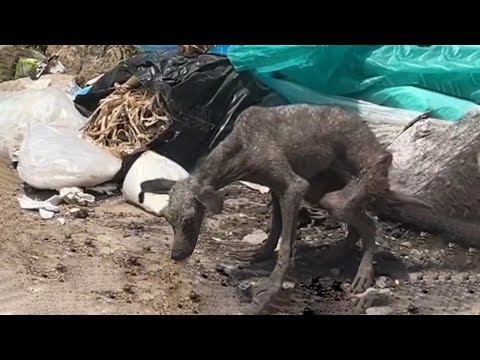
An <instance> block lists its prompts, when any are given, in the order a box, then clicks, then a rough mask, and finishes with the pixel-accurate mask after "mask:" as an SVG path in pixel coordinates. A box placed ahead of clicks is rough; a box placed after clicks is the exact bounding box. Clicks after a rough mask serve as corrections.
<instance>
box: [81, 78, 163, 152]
mask: <svg viewBox="0 0 480 360" xmlns="http://www.w3.org/2000/svg"><path fill="white" fill-rule="evenodd" d="M170 125H171V121H170V120H169V118H168V116H167V114H166V112H165V109H164V107H163V106H162V102H161V101H160V99H159V96H158V94H155V93H154V92H152V91H150V90H148V89H145V88H141V89H130V88H129V87H125V86H117V89H116V90H115V91H114V92H113V93H112V94H111V95H109V96H108V97H106V98H105V99H103V100H101V101H100V105H99V106H98V108H97V109H96V110H95V112H94V113H93V114H92V116H91V117H90V119H89V121H88V122H87V124H86V125H85V126H84V128H83V131H84V134H85V135H86V136H87V137H89V138H90V139H92V140H93V141H94V143H95V144H97V145H100V146H102V147H104V148H107V149H108V150H110V152H111V153H112V154H113V155H115V156H117V157H120V158H123V157H125V156H126V155H129V154H132V153H134V152H135V151H137V150H140V149H141V148H142V147H144V146H145V145H147V144H148V143H150V142H151V141H152V140H154V138H155V137H156V136H158V135H160V134H162V133H163V132H165V131H166V130H167V129H168V128H169V126H170Z"/></svg>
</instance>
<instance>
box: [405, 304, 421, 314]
mask: <svg viewBox="0 0 480 360" xmlns="http://www.w3.org/2000/svg"><path fill="white" fill-rule="evenodd" d="M407 311H408V312H409V313H411V314H418V311H419V309H418V307H416V306H415V305H413V304H410V305H408V308H407Z"/></svg>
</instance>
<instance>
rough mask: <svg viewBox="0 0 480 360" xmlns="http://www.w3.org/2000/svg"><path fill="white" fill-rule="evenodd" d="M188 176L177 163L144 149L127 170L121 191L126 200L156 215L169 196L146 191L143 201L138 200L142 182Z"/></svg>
mask: <svg viewBox="0 0 480 360" xmlns="http://www.w3.org/2000/svg"><path fill="white" fill-rule="evenodd" d="M188 176H189V174H188V172H187V171H186V170H185V169H183V168H182V167H181V166H180V165H178V164H177V163H175V162H173V161H171V160H169V159H167V158H165V157H164V156H161V155H159V154H156V153H154V152H152V151H146V152H144V153H143V154H142V156H140V157H139V158H138V159H137V161H135V163H134V164H133V165H132V167H131V168H130V170H129V171H128V173H127V176H126V177H125V181H124V182H123V188H122V193H123V196H124V197H125V199H127V201H129V202H131V203H133V204H136V205H138V206H140V207H142V208H143V209H145V210H146V211H148V212H151V213H153V214H157V215H158V214H159V213H160V211H161V210H163V209H164V208H165V207H166V206H167V205H168V199H169V196H168V194H152V193H146V194H144V198H143V201H140V193H141V192H142V187H141V185H142V183H143V182H145V181H149V180H158V179H164V180H172V181H179V180H183V179H185V178H187V177H188Z"/></svg>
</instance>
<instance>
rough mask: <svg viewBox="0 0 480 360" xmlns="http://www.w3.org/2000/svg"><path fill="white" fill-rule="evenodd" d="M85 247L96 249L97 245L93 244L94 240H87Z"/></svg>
mask: <svg viewBox="0 0 480 360" xmlns="http://www.w3.org/2000/svg"><path fill="white" fill-rule="evenodd" d="M85 245H87V246H89V247H95V245H94V244H93V240H92V239H87V240H85Z"/></svg>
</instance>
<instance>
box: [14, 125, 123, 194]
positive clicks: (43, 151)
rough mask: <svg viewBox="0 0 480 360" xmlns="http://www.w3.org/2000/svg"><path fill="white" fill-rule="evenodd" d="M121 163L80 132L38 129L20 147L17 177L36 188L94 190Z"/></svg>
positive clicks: (114, 171)
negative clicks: (87, 188) (92, 188)
mask: <svg viewBox="0 0 480 360" xmlns="http://www.w3.org/2000/svg"><path fill="white" fill-rule="evenodd" d="M121 166H122V162H121V160H120V159H117V158H116V157H114V156H113V155H112V154H110V153H109V152H108V151H106V150H103V149H101V148H100V147H97V146H96V145H93V144H91V143H89V142H88V141H87V140H85V139H83V138H82V137H81V132H79V131H78V130H77V129H72V128H71V127H70V126H59V125H58V124H55V126H54V125H47V126H38V127H36V128H33V129H32V130H31V131H30V133H29V134H28V135H27V136H26V137H25V139H24V141H23V144H22V146H21V148H20V154H19V162H18V168H17V169H18V174H19V175H20V178H21V179H22V180H23V181H25V182H26V183H27V184H28V185H30V186H32V187H34V188H36V189H51V190H59V189H61V188H64V187H81V188H82V187H92V186H95V185H98V184H101V183H104V182H107V181H109V180H111V179H112V178H113V177H114V176H115V175H116V174H117V172H118V171H119V170H120V168H121Z"/></svg>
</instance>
